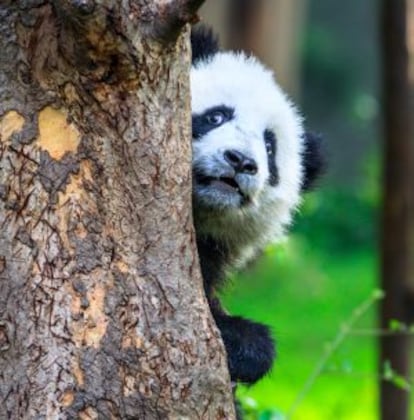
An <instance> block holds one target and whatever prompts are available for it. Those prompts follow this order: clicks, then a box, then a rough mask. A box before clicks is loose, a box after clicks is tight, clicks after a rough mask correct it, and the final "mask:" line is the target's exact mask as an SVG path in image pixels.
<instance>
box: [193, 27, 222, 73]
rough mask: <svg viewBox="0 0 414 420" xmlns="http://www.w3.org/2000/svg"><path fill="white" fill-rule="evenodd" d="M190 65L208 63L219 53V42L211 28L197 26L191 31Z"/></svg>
mask: <svg viewBox="0 0 414 420" xmlns="http://www.w3.org/2000/svg"><path fill="white" fill-rule="evenodd" d="M191 49H192V63H193V65H195V64H197V63H198V62H199V61H208V60H209V59H210V58H211V57H213V56H214V55H215V54H217V52H218V51H219V49H220V48H219V42H218V38H217V36H216V35H214V33H213V31H212V30H211V28H208V27H206V26H204V25H198V26H197V27H195V28H193V29H192V31H191Z"/></svg>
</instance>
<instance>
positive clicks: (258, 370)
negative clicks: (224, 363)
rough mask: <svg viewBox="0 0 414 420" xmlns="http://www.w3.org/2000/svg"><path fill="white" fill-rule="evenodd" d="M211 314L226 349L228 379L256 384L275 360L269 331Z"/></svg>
mask: <svg viewBox="0 0 414 420" xmlns="http://www.w3.org/2000/svg"><path fill="white" fill-rule="evenodd" d="M213 315H214V318H215V320H216V323H217V327H218V328H219V330H220V332H221V336H222V339H223V342H224V345H225V347H226V351H227V359H228V366H229V371H230V377H231V380H232V381H238V382H243V383H246V384H253V383H255V382H256V381H258V380H259V379H260V378H262V377H263V376H264V375H265V374H266V373H267V372H269V370H270V369H271V367H272V363H273V360H274V358H275V354H276V352H275V345H274V343H273V340H272V338H271V334H270V330H269V328H268V327H267V326H266V325H263V324H259V323H256V322H253V321H250V320H248V319H244V318H241V317H238V316H229V315H226V314H224V313H218V314H214V313H213Z"/></svg>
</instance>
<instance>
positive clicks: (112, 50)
mask: <svg viewBox="0 0 414 420" xmlns="http://www.w3.org/2000/svg"><path fill="white" fill-rule="evenodd" d="M201 2H202V1H201V0H175V1H169V2H166V1H163V0H155V1H151V2H148V1H146V0H136V1H129V2H118V1H113V0H100V1H97V0H50V1H47V0H29V1H27V0H17V1H11V0H3V1H2V2H1V4H0V51H1V57H0V158H1V163H0V401H1V403H0V418H2V419H3V418H4V419H6V418H8V419H23V418H24V419H43V418H45V419H46V418H47V419H53V418H59V419H71V418H79V419H89V418H99V419H110V418H121V419H124V418H136V419H152V418H232V417H233V416H234V408H233V403H232V395H231V388H230V383H229V377H228V373H227V367H226V359H225V355H224V349H223V346H222V343H221V340H220V339H219V334H218V331H217V329H216V327H215V325H214V322H213V321H212V318H211V316H210V313H209V310H208V305H207V303H206V300H205V297H204V293H203V290H202V282H201V276H200V271H199V266H198V260H197V255H196V250H195V237H194V231H193V225H192V216H191V208H190V203H191V156H190V152H191V143H190V141H191V135H190V105H189V104H190V102H189V77H188V76H189V68H190V59H189V56H190V53H189V42H188V35H189V34H188V32H189V28H188V25H186V23H187V22H189V21H191V20H192V19H194V18H195V13H196V10H197V8H198V6H199V5H200V3H201ZM183 28H184V30H182V29H183Z"/></svg>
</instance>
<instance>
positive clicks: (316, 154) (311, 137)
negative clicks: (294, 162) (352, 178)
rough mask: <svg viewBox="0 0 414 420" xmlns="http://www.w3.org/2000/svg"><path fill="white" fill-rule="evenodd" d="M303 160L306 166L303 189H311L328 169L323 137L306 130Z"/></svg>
mask: <svg viewBox="0 0 414 420" xmlns="http://www.w3.org/2000/svg"><path fill="white" fill-rule="evenodd" d="M303 137H304V142H303V152H302V162H303V167H304V172H303V180H302V191H304V192H305V191H310V190H312V188H313V187H314V186H315V182H316V181H317V180H318V178H319V177H320V176H321V175H323V173H324V172H325V171H326V156H325V151H324V150H323V149H324V148H323V141H322V137H321V136H320V135H318V134H314V133H310V132H306V133H305V134H304V136H303Z"/></svg>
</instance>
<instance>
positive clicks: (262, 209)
mask: <svg viewBox="0 0 414 420" xmlns="http://www.w3.org/2000/svg"><path fill="white" fill-rule="evenodd" d="M191 94H192V126H193V172H194V177H193V183H194V190H193V201H194V208H195V212H196V214H201V213H202V214H204V215H207V216H206V217H207V218H208V214H209V213H214V220H215V221H216V222H217V223H219V219H220V218H221V219H222V220H223V221H224V220H226V221H227V222H230V223H231V222H233V221H234V220H236V219H237V223H236V224H235V226H239V228H240V223H243V220H246V222H247V223H249V221H248V219H251V220H254V224H255V226H256V227H255V229H256V230H257V224H258V223H260V220H262V224H263V225H266V227H264V226H263V229H267V228H269V227H271V226H272V224H278V229H279V230H280V225H283V224H287V223H289V221H290V214H291V212H292V210H293V209H294V208H295V207H296V206H297V204H298V202H299V196H300V189H301V182H302V177H303V173H302V172H303V169H302V162H301V154H302V149H303V144H302V143H303V128H302V120H301V118H300V116H299V115H298V113H297V112H296V110H295V108H294V107H293V105H292V104H291V102H290V101H289V100H288V99H287V97H286V96H285V94H284V93H283V92H282V91H281V89H280V88H279V86H278V85H277V84H276V82H275V81H274V79H273V75H272V73H271V72H270V71H269V70H268V69H266V68H265V67H264V66H263V65H262V64H260V63H259V62H258V61H257V60H256V59H254V58H251V57H247V56H245V55H244V54H235V53H232V52H224V53H217V54H215V55H214V56H212V57H210V58H209V59H207V60H204V61H199V62H197V63H196V64H195V65H194V66H193V68H192V70H191ZM269 216H271V217H272V219H273V220H277V221H278V223H276V222H272V221H269V220H266V221H265V220H264V218H267V219H268V218H269ZM250 223H251V222H250ZM204 226H205V223H203V227H204Z"/></svg>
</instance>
